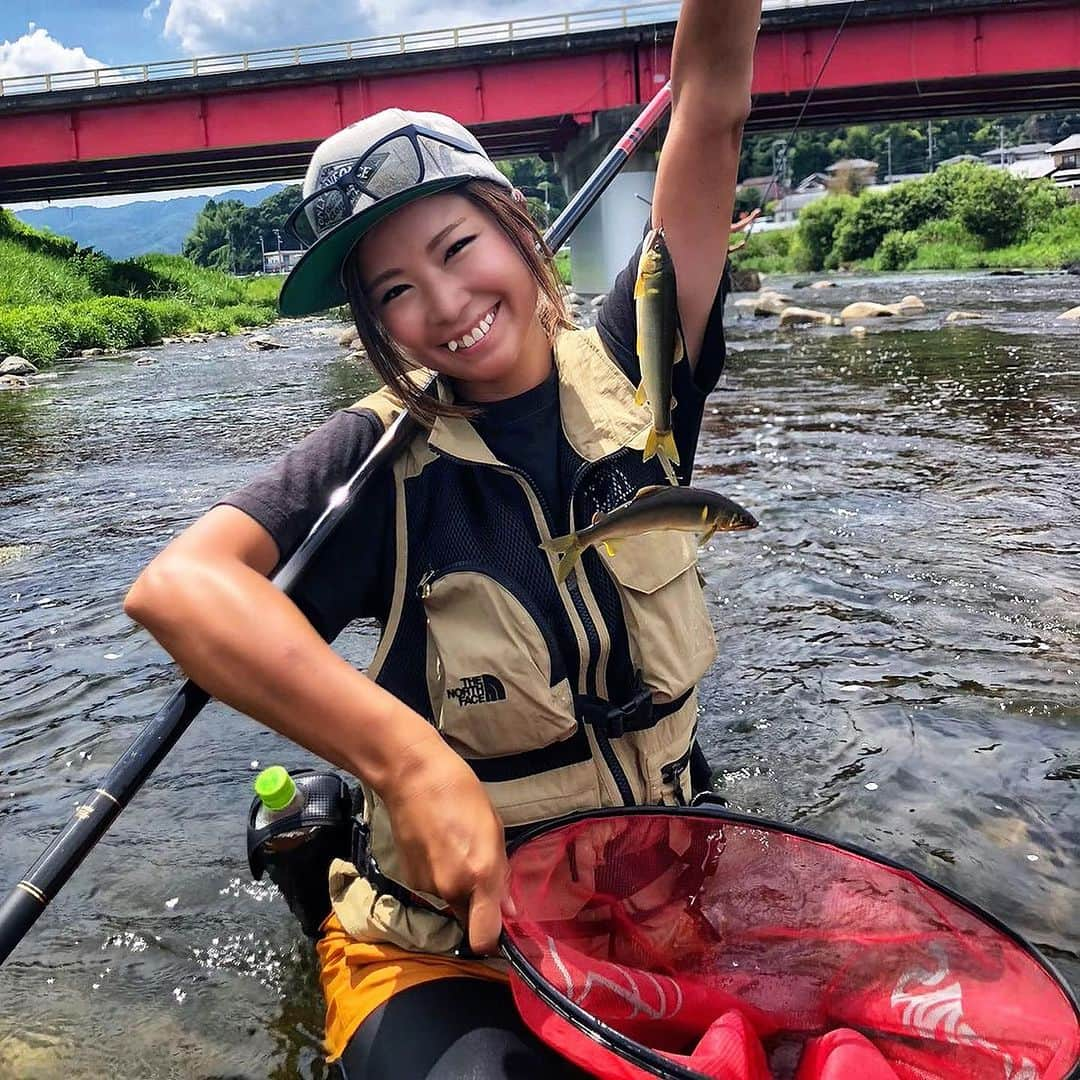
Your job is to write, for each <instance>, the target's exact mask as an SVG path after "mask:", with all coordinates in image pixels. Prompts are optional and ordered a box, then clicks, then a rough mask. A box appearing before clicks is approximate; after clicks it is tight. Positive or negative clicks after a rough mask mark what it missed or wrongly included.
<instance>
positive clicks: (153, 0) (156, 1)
mask: <svg viewBox="0 0 1080 1080" xmlns="http://www.w3.org/2000/svg"><path fill="white" fill-rule="evenodd" d="M159 7H161V0H150V3H149V4H147V5H146V7H144V8H143V11H142V17H143V18H144V19H145V20H146V21H147V22H149V21H150V20H151V19H152V18H153V17H154V12H155V11H157V9H158V8H159Z"/></svg>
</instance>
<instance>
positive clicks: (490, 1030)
mask: <svg viewBox="0 0 1080 1080" xmlns="http://www.w3.org/2000/svg"><path fill="white" fill-rule="evenodd" d="M759 15H760V0H730V2H728V3H724V4H716V3H715V2H713V0H684V3H683V7H682V14H681V17H680V20H679V25H678V29H677V33H676V37H675V43H674V49H673V59H672V71H671V78H672V86H673V93H674V108H673V114H672V120H671V125H670V130H669V133H668V136H667V139H666V143H665V146H664V150H663V154H662V156H661V160H660V165H659V173H658V176H657V182H656V190H655V196H654V201H653V210H652V218H653V223H654V224H660V223H661V222H662V224H663V228H664V232H665V236H666V239H667V245H668V249H669V251H670V253H671V257H672V260H673V262H674V266H675V271H676V274H677V277H678V309H679V315H680V320H681V326H682V332H683V337H684V341H685V347H686V355H687V358H688V361H689V363H686V364H682V363H680V364H679V365H678V366H677V368H676V371H675V385H674V396H675V397H676V399H677V400H678V403H679V405H678V408H677V409H676V411H675V438H676V441H677V444H678V447H679V450H680V459H681V462H682V465H681V468H682V469H683V470H684V477H683V478H684V479H685V477H686V476H688V475H689V470H690V469H691V468H692V462H693V450H694V446H695V444H696V441H697V433H698V428H699V425H700V418H701V412H702V408H703V403H704V399H705V396H706V395H707V393H708V392H709V391H710V390H711V389H712V387H713V386H714V385H715V382H716V379H717V377H718V376H719V371H720V366H721V363H722V360H723V336H722V329H721V318H720V316H721V309H722V306H723V294H722V289H721V278H722V274H723V271H724V263H725V258H726V252H727V244H728V235H729V228H730V225H729V223H730V221H731V209H732V203H733V198H734V185H735V177H736V171H737V165H738V156H739V144H740V138H741V130H742V124H743V120H744V118H745V116H746V114H747V111H748V108H749V90H750V75H751V64H752V53H753V45H754V40H755V35H756V31H757V26H758V19H759ZM304 194H305V202H304V205H303V207H302V214H301V217H300V221H301V223H302V224H305V225H306V227H308V228H309V229H310V230H311V232H312V233H313V235H314V238H315V240H316V242H315V243H314V245H313V246H312V247H311V249H310V250H309V251H308V252H307V254H306V255H305V257H304V259H303V260H302V261H301V263H300V264H299V265H298V266H297V267H296V268H295V269H294V271H293V273H292V274H291V275H290V277H289V279H288V280H287V281H286V283H285V285H284V287H283V290H282V297H281V307H282V311H283V312H284V313H285V314H291V315H299V314H304V313H307V312H311V311H316V310H320V309H322V308H325V307H328V306H331V305H334V304H338V303H341V302H343V300H344V299H345V298H347V299H348V301H349V303H350V304H351V306H352V310H353V313H354V315H355V317H356V322H357V326H358V329H359V331H360V334H361V338H362V340H363V342H364V344H365V346H366V348H367V350H368V354H369V356H370V357H371V359H372V362H373V364H374V366H375V367H376V369H377V370H378V371H379V373H380V375H382V377H383V378H384V380H385V381H386V383H387V388H386V389H385V390H383V391H380V392H379V393H378V394H375V395H372V396H371V397H370V398H367V399H365V400H364V401H362V402H360V403H358V404H357V405H356V406H354V407H353V408H352V409H348V410H344V411H343V412H341V413H338V414H336V415H335V416H334V417H332V418H331V419H330V420H329V421H328V422H327V423H326V424H325V425H324V426H323V427H322V428H320V429H319V430H318V431H316V432H315V433H313V434H312V435H311V436H309V437H308V438H307V439H306V440H304V442H303V443H301V444H300V445H299V446H298V447H297V448H296V449H294V450H293V451H292V452H291V453H290V454H289V455H288V456H287V457H286V458H285V459H284V460H283V461H282V462H281V463H279V464H278V465H277V466H276V467H275V468H274V469H273V470H271V471H270V472H269V473H268V474H266V475H265V476H263V477H261V478H259V479H257V480H256V481H254V482H253V483H251V484H249V485H248V486H247V487H246V488H244V489H243V490H241V491H240V492H237V493H236V494H234V495H233V496H231V497H230V498H228V499H227V500H225V501H224V502H223V503H222V504H220V505H218V506H216V507H214V508H213V509H212V510H210V512H209V513H207V514H206V515H205V516H204V517H203V518H202V519H200V520H199V521H197V522H196V523H195V524H194V525H192V526H191V527H190V528H189V529H188V530H187V531H186V532H185V533H184V534H183V535H181V536H180V537H178V538H177V539H176V540H174V541H173V542H172V543H171V544H170V545H169V547H168V548H166V549H165V551H164V552H162V553H161V554H160V555H159V556H158V557H157V558H156V559H155V560H154V561H153V562H152V563H151V564H150V566H149V567H148V568H147V569H146V570H145V571H144V573H143V574H142V575H141V576H140V578H139V579H138V581H136V583H135V585H134V586H133V587H132V590H131V592H130V593H129V595H128V598H127V601H126V604H125V609H126V611H127V612H128V613H129V614H130V615H131V616H132V617H133V618H135V619H136V620H138V621H139V622H141V623H142V624H143V625H144V626H146V627H147V628H148V629H149V630H150V631H151V632H152V633H153V634H154V636H155V637H156V638H157V639H158V640H159V641H160V642H161V643H162V644H163V645H164V647H165V648H166V649H168V651H169V652H170V653H171V654H172V655H173V656H174V657H175V658H176V659H177V661H178V662H179V663H180V664H181V666H182V667H183V668H184V670H185V671H186V673H187V674H188V675H189V676H190V677H191V678H193V679H194V680H195V681H196V682H197V683H199V685H201V686H202V687H204V688H205V689H206V690H207V691H209V692H210V693H211V694H213V695H214V696H215V697H218V698H220V699H222V700H223V701H226V702H228V703H229V704H231V705H232V706H234V707H235V708H237V709H240V710H242V711H243V712H245V713H247V714H248V715H250V716H253V717H255V718H256V719H258V720H260V721H261V722H263V723H265V724H267V725H269V726H270V727H272V728H274V729H275V730H277V731H279V732H281V733H282V734H284V735H287V736H288V737H290V738H292V739H294V740H295V741H296V742H298V743H300V744H302V745H304V746H306V747H308V748H309V749H310V750H312V751H314V752H315V753H317V754H319V755H321V756H322V757H324V758H326V759H327V760H328V761H331V762H334V763H335V764H337V765H338V766H340V767H342V768H344V769H347V770H348V771H349V772H350V773H352V774H353V775H354V776H356V777H358V778H359V779H360V781H361V785H362V788H363V791H364V795H365V800H366V807H365V819H366V822H367V825H368V832H369V849H368V855H369V856H370V859H366V858H363V857H358V860H357V861H358V862H359V863H360V865H359V866H356V865H355V864H347V863H344V862H338V863H335V864H334V868H333V870H332V873H331V882H330V887H331V896H332V900H333V907H334V910H333V914H332V915H331V916H330V917H329V919H328V920H327V924H326V926H325V932H324V935H323V937H322V939H321V940H320V942H319V947H318V948H319V955H320V960H321V964H322V982H323V988H324V991H325V992H326V996H327V1046H328V1049H329V1052H330V1056H331V1058H332V1059H340V1062H341V1067H342V1070H343V1071H344V1072H345V1073H346V1075H350V1076H351V1075H357V1076H359V1075H363V1076H365V1077H380V1076H393V1077H398V1078H411V1077H437V1076H447V1077H449V1076H462V1075H468V1076H476V1077H485V1078H487V1077H503V1076H516V1077H520V1076H530V1075H537V1076H540V1075H544V1076H553V1075H558V1074H559V1069H560V1068H562V1066H561V1065H560V1064H559V1063H558V1062H553V1061H552V1060H551V1059H550V1058H549V1057H548V1056H546V1052H545V1051H544V1050H542V1048H540V1047H539V1045H538V1044H537V1043H536V1042H535V1041H534V1040H532V1039H531V1037H530V1036H529V1035H528V1034H527V1033H526V1032H525V1031H524V1030H523V1029H522V1028H521V1026H520V1024H519V1023H518V1021H517V1020H516V1017H515V1015H514V1012H513V1008H512V1005H511V1003H510V999H509V994H508V991H507V989H506V986H505V981H504V976H503V974H502V972H501V971H500V970H499V968H498V966H497V965H495V964H493V963H491V962H489V961H485V960H483V959H482V957H484V956H485V955H488V954H490V953H492V952H493V951H494V950H495V947H496V943H497V939H498V935H499V931H500V925H501V911H500V907H501V905H502V904H503V903H504V892H505V880H506V874H507V864H506V855H505V847H504V844H505V839H506V830H512V829H515V828H517V827H520V826H522V825H526V824H529V823H532V822H535V821H538V820H543V819H545V818H549V817H553V816H556V815H559V814H562V813H566V812H569V811H573V810H579V809H584V808H589V807H595V806H599V805H617V804H620V803H634V802H637V803H646V802H661V801H666V802H672V801H679V800H681V799H684V798H686V797H687V795H688V794H689V779H688V775H687V773H688V770H687V762H688V760H689V756H690V752H691V749H692V746H693V739H694V733H695V726H696V710H697V706H696V695H695V686H696V683H697V681H698V680H699V679H700V677H701V675H702V674H703V673H704V671H705V669H706V668H707V667H708V665H709V663H711V661H712V658H713V655H714V643H713V639H712V632H711V627H710V626H709V622H708V616H707V612H706V610H705V606H704V602H703V599H702V596H701V590H700V586H699V585H698V582H697V576H696V571H695V560H696V555H695V549H694V545H693V542H692V540H688V539H686V538H685V537H684V536H682V535H680V534H669V533H651V534H646V535H645V536H643V537H639V538H637V539H635V540H633V541H628V542H626V543H625V544H623V545H621V546H620V549H619V551H618V553H617V554H616V555H614V556H608V555H601V554H599V553H597V552H595V551H587V552H586V553H585V555H584V556H583V558H582V560H581V563H580V564H579V568H578V569H577V570H575V571H574V572H573V573H571V574H570V575H569V577H568V578H567V580H566V581H565V582H564V583H559V582H557V580H556V575H555V568H556V566H555V562H554V557H553V556H551V555H549V554H548V553H546V552H545V551H544V550H543V549H542V548H541V547H540V544H541V542H542V541H543V540H545V539H549V538H550V537H551V536H553V535H554V536H557V535H559V534H561V533H565V532H567V531H569V530H570V529H571V528H572V527H577V526H580V525H582V524H584V523H587V522H588V521H589V520H591V518H592V515H593V514H594V513H595V512H597V511H606V510H609V509H611V508H612V507H614V506H617V505H619V504H620V503H622V502H625V501H626V499H627V498H629V497H630V496H631V495H633V494H634V492H635V491H637V490H638V489H639V488H641V487H643V486H645V485H647V484H655V483H668V482H675V480H676V477H675V476H674V474H672V473H670V472H665V468H666V467H665V465H664V464H662V463H661V461H660V460H658V459H656V458H653V459H652V460H651V461H649V462H645V461H643V456H642V453H641V449H642V447H643V446H644V440H645V435H646V433H647V430H648V427H649V418H648V414H647V412H646V410H644V409H642V408H641V407H639V406H637V405H635V404H634V389H635V386H636V384H637V382H638V380H639V377H640V373H639V371H638V365H637V359H636V355H635V353H636V348H635V341H636V329H635V326H634V308H633V301H632V288H633V278H634V270H635V267H636V256H635V259H634V260H632V262H631V264H630V265H629V266H628V267H627V269H626V270H625V271H624V272H623V273H622V274H621V275H620V276H619V278H618V279H617V281H616V282H615V284H614V286H613V288H612V290H611V293H610V295H609V297H608V299H607V301H606V303H605V306H604V307H603V308H602V310H601V312H600V314H599V320H598V327H597V329H595V330H592V331H589V332H579V331H573V330H569V329H567V328H568V326H569V324H568V322H567V320H566V318H565V314H564V312H563V308H562V301H561V296H560V292H559V289H558V286H557V284H556V281H555V279H554V277H553V272H552V269H551V266H550V263H549V261H548V260H547V259H546V258H545V257H543V256H544V253H543V252H542V251H541V246H540V243H539V237H538V235H537V233H536V231H535V229H534V228H533V226H532V225H531V223H530V222H529V220H528V218H527V216H526V215H525V214H524V213H523V212H522V210H521V205H520V201H518V200H515V198H514V197H513V195H512V193H511V192H510V190H509V184H508V183H507V182H506V181H505V179H504V178H503V177H502V176H501V174H499V173H498V170H496V169H495V168H494V167H493V166H492V165H491V163H490V162H489V161H488V159H487V158H486V156H485V155H484V154H483V152H482V150H480V148H479V144H478V143H476V141H475V139H473V138H472V136H470V135H469V133H468V132H466V131H465V130H464V129H463V128H461V127H460V126H459V125H457V124H456V123H455V122H454V121H452V120H450V119H449V118H448V117H441V116H438V115H436V114H406V113H401V112H400V111H398V110H388V111H387V112H385V113H380V114H378V115H377V116H373V117H369V118H368V119H366V120H363V121H361V122H360V123H358V124H355V125H353V126H352V127H350V128H347V129H345V130H344V131H342V132H339V133H338V134H337V135H334V136H332V137H331V138H330V139H328V140H327V141H326V142H325V143H323V144H322V145H321V146H320V147H319V148H318V149H317V150H316V153H315V156H314V158H313V160H312V164H311V166H310V168H309V170H308V174H307V177H306V179H305V183H304ZM414 368H426V369H430V370H431V371H434V372H436V373H438V375H439V376H440V378H439V380H438V395H437V398H436V399H435V400H432V399H424V398H421V397H420V395H419V394H418V393H417V391H416V389H415V383H414V382H413V381H412V380H413V379H415V378H416V372H415V371H413V370H412V369H414ZM410 372H411V374H410ZM402 400H403V401H404V402H405V404H406V406H407V407H409V408H410V409H412V410H413V411H414V412H416V413H417V414H418V415H419V416H420V417H421V419H422V420H424V422H425V424H426V425H427V427H426V428H425V430H424V431H423V433H422V434H421V435H420V436H418V437H417V438H416V439H414V441H413V442H412V443H411V444H410V446H409V447H408V449H407V450H406V451H405V452H404V453H403V454H402V455H401V456H400V457H399V459H398V460H397V462H396V464H395V466H394V468H393V470H392V473H389V472H388V474H387V475H385V476H384V477H383V479H382V481H381V486H379V487H378V490H376V491H374V492H373V493H372V494H371V495H370V497H369V498H367V499H365V501H364V505H363V507H362V508H360V509H358V510H357V511H356V512H354V513H353V514H352V516H351V519H350V520H349V521H348V522H347V523H345V524H344V525H343V526H342V527H341V528H339V529H338V531H337V532H336V534H335V535H334V537H333V539H332V540H331V541H330V542H329V543H328V545H327V546H326V547H325V548H324V549H323V551H322V553H321V554H320V557H319V560H318V562H319V564H318V566H316V567H314V568H313V569H312V571H311V572H310V573H309V574H308V575H307V577H306V578H305V580H304V582H303V583H302V586H301V588H300V589H299V591H298V593H297V595H296V597H295V598H294V599H293V600H290V599H288V598H286V597H284V596H283V595H282V594H280V593H279V592H278V591H277V590H276V589H275V588H274V587H273V586H272V585H271V584H270V583H269V582H268V580H267V576H268V575H269V574H270V573H271V572H272V571H273V569H274V568H275V566H277V565H278V564H279V563H280V562H281V561H282V560H283V559H284V558H286V557H287V556H288V555H289V554H290V552H291V551H292V550H293V549H294V548H295V546H296V545H297V544H298V543H299V541H300V540H301V538H302V537H303V536H304V535H305V533H306V532H307V530H308V528H309V527H310V525H311V524H312V522H313V521H314V519H315V517H317V516H318V514H319V513H320V512H321V510H322V509H323V507H324V506H325V505H326V502H327V499H328V497H329V494H330V493H331V492H332V491H333V490H334V489H335V488H336V487H338V486H339V485H340V484H341V483H342V482H343V481H344V480H345V479H346V478H347V477H348V476H349V475H350V474H351V473H352V472H353V470H354V469H355V467H356V465H357V464H358V463H359V462H360V461H361V460H362V459H363V458H364V457H365V456H366V454H367V453H368V452H369V451H370V449H371V447H372V445H373V444H374V442H375V440H376V439H377V438H378V436H379V435H380V434H381V433H382V431H383V430H384V428H385V425H386V424H387V423H388V422H389V420H390V419H391V417H392V416H393V415H395V413H396V412H397V411H400V408H401V401H402ZM358 617H374V618H376V619H378V620H379V622H380V623H381V625H382V628H383V635H382V638H381V642H380V646H379V649H378V652H377V653H376V656H375V659H374V661H373V664H372V666H371V667H370V668H369V670H368V672H367V674H366V675H364V674H361V673H360V672H358V671H356V670H355V669H354V668H353V667H352V666H350V665H349V664H348V663H346V662H345V661H344V660H343V659H341V658H340V657H338V656H337V654H335V653H334V652H333V651H332V650H331V649H330V648H329V646H328V645H327V641H329V640H331V639H332V638H333V637H334V636H335V635H336V634H337V633H338V632H340V630H341V629H342V628H343V626H344V625H346V623H348V622H349V621H350V620H351V619H354V618H358ZM451 914H452V915H453V916H456V918H451V917H450V915H451ZM465 946H467V947H468V948H467V949H465ZM463 950H464V951H466V952H467V951H469V950H471V953H472V954H473V956H474V957H475V958H473V959H467V960H466V959H462V958H461V953H462V951H463Z"/></svg>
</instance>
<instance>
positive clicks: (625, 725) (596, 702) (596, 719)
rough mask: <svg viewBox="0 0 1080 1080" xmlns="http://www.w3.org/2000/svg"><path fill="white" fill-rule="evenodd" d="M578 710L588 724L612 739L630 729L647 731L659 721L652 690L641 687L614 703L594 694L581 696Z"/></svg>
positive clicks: (583, 720) (620, 736)
mask: <svg viewBox="0 0 1080 1080" xmlns="http://www.w3.org/2000/svg"><path fill="white" fill-rule="evenodd" d="M578 713H579V715H580V717H581V720H582V722H583V723H585V724H591V725H592V726H593V727H594V728H596V729H597V731H599V732H600V733H601V734H603V735H606V736H607V737H608V738H609V739H620V738H622V736H623V735H625V734H626V733H627V732H628V731H644V730H645V729H646V728H650V727H652V726H653V724H654V723H655V722H656V721H655V718H654V717H653V701H652V691H651V690H650V689H649V688H648V687H645V686H643V687H641V688H640V689H639V690H638V691H637V692H636V693H635V694H634V695H633V697H631V698H630V700H629V701H625V702H623V704H622V705H612V704H611V702H610V701H604V700H603V699H602V698H598V697H592V696H591V695H581V696H580V697H579V698H578Z"/></svg>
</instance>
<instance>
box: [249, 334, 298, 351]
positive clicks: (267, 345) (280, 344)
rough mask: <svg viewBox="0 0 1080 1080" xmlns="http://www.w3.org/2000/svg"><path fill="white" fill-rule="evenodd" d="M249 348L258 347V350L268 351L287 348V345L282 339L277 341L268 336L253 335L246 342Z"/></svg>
mask: <svg viewBox="0 0 1080 1080" xmlns="http://www.w3.org/2000/svg"><path fill="white" fill-rule="evenodd" d="M247 347H248V348H249V349H258V350H259V351H260V352H269V351H270V350H271V349H287V348H288V347H289V346H288V345H286V344H285V342H284V341H277V340H275V339H274V338H270V337H253V338H252V339H251V340H250V341H249V342H248V343H247Z"/></svg>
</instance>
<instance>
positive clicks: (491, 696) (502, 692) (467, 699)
mask: <svg viewBox="0 0 1080 1080" xmlns="http://www.w3.org/2000/svg"><path fill="white" fill-rule="evenodd" d="M446 696H447V697H448V698H450V700H451V701H456V702H457V703H458V704H459V705H461V706H463V707H464V706H465V705H483V704H484V702H486V701H505V700H506V688H505V687H504V686H503V684H502V683H501V682H499V680H498V679H497V678H495V676H494V675H466V676H465V678H464V679H462V680H461V685H460V686H455V687H452V688H451V689H449V690H447V691H446Z"/></svg>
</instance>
